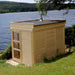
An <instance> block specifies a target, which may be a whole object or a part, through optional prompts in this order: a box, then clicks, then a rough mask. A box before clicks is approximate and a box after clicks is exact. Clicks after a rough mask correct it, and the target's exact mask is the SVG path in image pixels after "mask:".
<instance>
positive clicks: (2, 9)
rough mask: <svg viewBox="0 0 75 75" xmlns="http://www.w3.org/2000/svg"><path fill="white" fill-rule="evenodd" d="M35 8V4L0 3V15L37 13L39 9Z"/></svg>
mask: <svg viewBox="0 0 75 75" xmlns="http://www.w3.org/2000/svg"><path fill="white" fill-rule="evenodd" d="M35 6H36V4H35V3H34V4H33V3H17V2H7V1H0V13H8V12H26V11H36V10H37V8H36V7H35Z"/></svg>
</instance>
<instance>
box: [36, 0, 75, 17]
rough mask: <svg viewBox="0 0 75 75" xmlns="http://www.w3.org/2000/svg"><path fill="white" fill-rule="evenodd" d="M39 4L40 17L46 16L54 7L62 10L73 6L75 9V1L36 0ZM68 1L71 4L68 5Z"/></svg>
mask: <svg viewBox="0 0 75 75" xmlns="http://www.w3.org/2000/svg"><path fill="white" fill-rule="evenodd" d="M35 1H36V2H37V8H38V11H39V12H40V15H41V16H42V15H46V14H47V10H48V8H49V7H50V5H52V6H53V7H56V9H58V10H61V9H64V8H71V7H72V6H74V7H75V4H74V2H75V0H35ZM66 1H68V2H69V3H68V4H67V5H66V4H65V2H66Z"/></svg>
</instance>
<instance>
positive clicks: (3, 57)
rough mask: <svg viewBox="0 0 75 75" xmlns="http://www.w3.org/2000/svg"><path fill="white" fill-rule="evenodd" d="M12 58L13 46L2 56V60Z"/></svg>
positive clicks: (0, 57)
mask: <svg viewBox="0 0 75 75" xmlns="http://www.w3.org/2000/svg"><path fill="white" fill-rule="evenodd" d="M11 57H12V48H11V45H9V46H8V47H7V48H6V49H5V51H4V52H3V53H2V55H1V56H0V59H10V58H11Z"/></svg>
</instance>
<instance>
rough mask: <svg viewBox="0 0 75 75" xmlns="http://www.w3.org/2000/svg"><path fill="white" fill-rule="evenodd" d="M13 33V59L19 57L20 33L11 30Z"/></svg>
mask: <svg viewBox="0 0 75 75" xmlns="http://www.w3.org/2000/svg"><path fill="white" fill-rule="evenodd" d="M12 34H13V41H12V42H13V54H14V55H13V57H14V58H15V59H18V60H20V59H21V56H20V55H21V48H20V33H19V32H12Z"/></svg>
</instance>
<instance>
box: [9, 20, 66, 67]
mask: <svg viewBox="0 0 75 75" xmlns="http://www.w3.org/2000/svg"><path fill="white" fill-rule="evenodd" d="M65 23H66V21H65V20H44V21H43V22H42V21H39V20H29V21H20V22H14V23H10V29H11V42H12V59H13V60H14V61H17V62H19V63H24V64H25V65H26V66H32V65H33V64H35V63H41V62H43V59H44V56H45V57H46V58H47V59H50V58H52V57H55V56H57V54H62V53H64V52H65Z"/></svg>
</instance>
